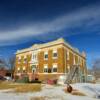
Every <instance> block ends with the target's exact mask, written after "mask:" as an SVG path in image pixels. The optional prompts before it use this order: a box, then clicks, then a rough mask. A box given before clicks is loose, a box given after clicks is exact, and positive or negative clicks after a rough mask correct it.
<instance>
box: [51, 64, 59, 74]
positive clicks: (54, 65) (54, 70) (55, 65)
mask: <svg viewBox="0 0 100 100" xmlns="http://www.w3.org/2000/svg"><path fill="white" fill-rule="evenodd" d="M57 68H58V66H57V64H53V68H52V72H54V73H55V72H57Z"/></svg>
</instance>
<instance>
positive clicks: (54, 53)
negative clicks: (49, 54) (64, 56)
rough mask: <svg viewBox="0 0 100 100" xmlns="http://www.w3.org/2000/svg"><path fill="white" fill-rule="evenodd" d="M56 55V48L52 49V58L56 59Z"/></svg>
mask: <svg viewBox="0 0 100 100" xmlns="http://www.w3.org/2000/svg"><path fill="white" fill-rule="evenodd" d="M57 57H58V53H57V50H53V58H54V59H56V58H57Z"/></svg>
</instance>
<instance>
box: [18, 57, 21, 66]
mask: <svg viewBox="0 0 100 100" xmlns="http://www.w3.org/2000/svg"><path fill="white" fill-rule="evenodd" d="M20 62H21V57H20V56H19V57H18V64H19V63H20Z"/></svg>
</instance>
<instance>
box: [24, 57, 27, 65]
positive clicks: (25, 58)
mask: <svg viewBox="0 0 100 100" xmlns="http://www.w3.org/2000/svg"><path fill="white" fill-rule="evenodd" d="M26 62H27V57H26V55H25V56H24V63H26Z"/></svg>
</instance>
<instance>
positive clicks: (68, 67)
mask: <svg viewBox="0 0 100 100" xmlns="http://www.w3.org/2000/svg"><path fill="white" fill-rule="evenodd" d="M67 69H68V72H70V65H69V64H67Z"/></svg>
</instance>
